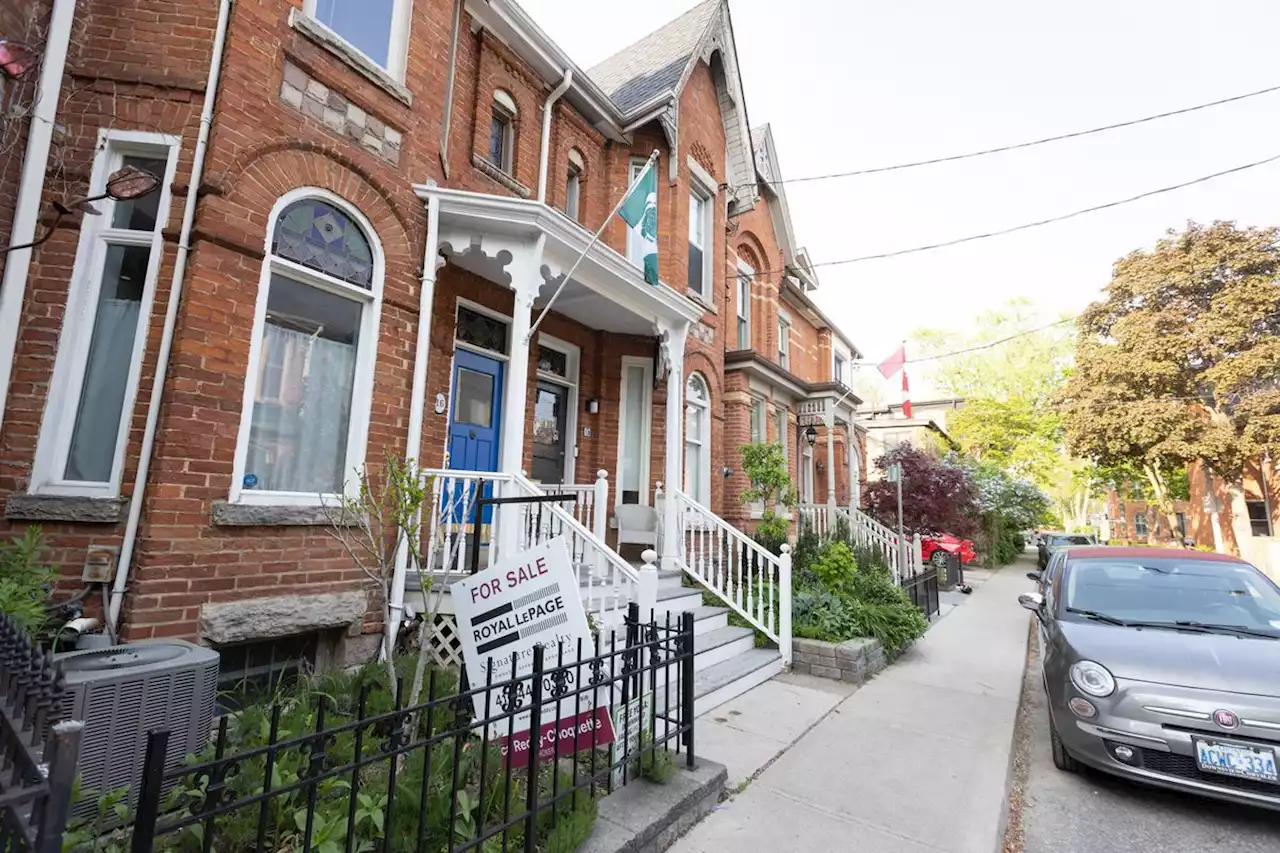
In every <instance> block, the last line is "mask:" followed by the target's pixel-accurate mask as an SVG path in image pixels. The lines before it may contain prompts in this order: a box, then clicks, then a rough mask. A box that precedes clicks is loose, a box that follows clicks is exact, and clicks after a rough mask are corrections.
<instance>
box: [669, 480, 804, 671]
mask: <svg viewBox="0 0 1280 853" xmlns="http://www.w3.org/2000/svg"><path fill="white" fill-rule="evenodd" d="M666 499H667V500H673V501H675V502H676V518H677V523H678V524H679V525H680V529H679V530H678V531H677V532H676V549H677V558H678V560H679V563H680V568H681V569H683V570H684V571H685V573H686V574H688V575H690V576H691V577H692V578H694V580H696V581H698V582H699V583H701V584H702V585H703V586H704V587H706V588H707V589H709V590H711V592H713V593H714V594H715V595H716V597H717V598H719V599H720V600H721V601H722V602H723V603H724V604H725V605H726V606H728V607H729V608H730V609H731V610H733V611H734V612H735V613H737V614H738V615H739V616H741V617H742V618H743V619H746V620H747V621H748V622H749V623H751V625H753V626H754V627H755V628H756V629H757V630H759V631H760V632H761V633H763V634H764V635H765V636H766V637H768V638H769V639H771V640H773V641H774V642H775V643H777V644H778V650H779V652H781V653H782V660H783V663H785V664H788V665H790V663H791V546H790V545H783V546H782V551H783V553H782V556H781V557H777V556H774V555H773V554H770V553H769V552H768V551H766V550H765V549H764V548H762V547H760V545H758V544H757V543H756V541H755V540H754V539H752V538H751V537H750V536H748V535H747V534H745V533H743V532H742V531H741V530H739V529H738V528H736V527H734V526H733V525H731V524H729V522H727V521H725V520H724V519H722V518H721V517H720V516H718V515H716V514H715V513H713V512H712V511H711V510H709V509H707V508H706V507H705V506H703V505H702V504H700V503H698V502H697V501H695V500H693V498H691V497H689V496H688V495H686V494H685V493H684V492H681V491H678V490H675V489H673V490H671V491H670V492H669V493H668V494H667V497H666Z"/></svg>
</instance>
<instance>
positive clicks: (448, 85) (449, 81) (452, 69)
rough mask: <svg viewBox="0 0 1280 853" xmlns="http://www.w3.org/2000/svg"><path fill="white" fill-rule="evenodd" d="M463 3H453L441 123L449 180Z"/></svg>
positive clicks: (458, 0)
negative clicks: (454, 89) (451, 33)
mask: <svg viewBox="0 0 1280 853" xmlns="http://www.w3.org/2000/svg"><path fill="white" fill-rule="evenodd" d="M462 2H463V0H454V2H453V36H452V37H451V38H450V40H449V71H448V74H447V76H446V77H445V80H444V120H443V121H442V122H441V123H440V168H441V170H442V171H443V172H444V177H445V180H448V178H449V131H450V128H451V127H452V126H453V81H454V78H455V77H457V73H458V30H459V29H460V28H461V27H462Z"/></svg>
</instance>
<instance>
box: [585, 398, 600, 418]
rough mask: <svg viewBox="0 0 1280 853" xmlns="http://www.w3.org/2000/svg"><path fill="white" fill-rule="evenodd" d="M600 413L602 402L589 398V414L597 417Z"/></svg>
mask: <svg viewBox="0 0 1280 853" xmlns="http://www.w3.org/2000/svg"><path fill="white" fill-rule="evenodd" d="M599 412H600V401H599V400H597V399H596V398H594V397H588V398H587V414H588V415H595V414H599Z"/></svg>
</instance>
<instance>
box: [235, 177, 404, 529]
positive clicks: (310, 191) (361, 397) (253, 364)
mask: <svg viewBox="0 0 1280 853" xmlns="http://www.w3.org/2000/svg"><path fill="white" fill-rule="evenodd" d="M307 198H315V199H319V200H321V201H324V202H326V203H328V204H332V205H333V206H334V207H337V208H339V209H340V210H342V212H343V213H345V214H347V215H348V216H350V217H351V218H352V220H353V221H354V222H355V223H356V224H357V225H359V226H360V228H361V229H362V230H363V232H364V236H365V237H366V238H367V239H368V241H369V249H370V252H371V253H372V255H373V276H372V279H371V287H370V289H369V290H368V291H365V290H363V289H362V288H357V287H353V286H351V285H348V284H345V283H343V282H340V281H337V280H335V279H331V278H329V277H328V276H325V275H323V274H321V273H317V272H315V271H313V270H309V269H307V268H306V267H303V266H302V265H300V264H296V263H292V262H290V261H286V260H284V259H283V258H277V257H274V256H273V255H272V254H271V236H272V233H273V232H274V230H275V227H276V220H277V219H278V218H279V216H280V213H281V211H283V210H284V209H285V208H286V207H288V206H289V205H290V204H293V203H294V202H295V201H300V200H302V199H307ZM263 255H264V258H263V261H262V268H261V270H260V271H259V273H258V298H257V303H256V305H255V307H254V314H253V336H252V338H251V339H250V343H249V359H248V362H247V366H246V372H245V383H244V399H243V401H242V404H241V409H240V427H239V433H238V434H237V437H236V457H235V465H234V467H233V468H232V474H231V490H230V495H229V500H230V502H231V503H239V504H268V505H279V504H288V505H296V506H318V505H322V504H323V503H324V502H325V500H326V498H331V497H333V496H332V495H319V494H314V495H313V494H309V493H303V492H276V491H266V490H261V489H245V488H244V469H245V464H246V461H247V457H248V451H249V431H250V429H251V428H252V425H253V408H254V405H253V404H254V397H255V395H256V393H257V386H258V379H257V365H258V363H259V362H260V361H261V358H262V338H263V332H264V329H265V326H266V317H267V297H268V295H269V291H270V289H271V288H270V284H271V275H272V272H273V271H278V270H283V271H285V272H287V273H288V275H289V277H290V278H291V279H295V280H300V281H302V282H303V283H304V284H307V285H309V286H313V287H318V288H321V289H324V290H326V291H328V292H330V293H334V294H336V295H339V296H343V297H345V298H348V299H352V300H353V301H359V302H363V303H364V310H362V311H361V315H360V334H359V339H358V342H357V344H356V364H355V375H354V377H353V381H352V388H351V418H350V421H349V422H348V424H347V447H346V467H347V468H348V470H350V469H357V468H359V467H360V466H361V465H362V464H363V463H364V461H365V456H366V450H367V446H368V440H369V416H370V414H371V411H372V408H373V381H374V368H375V366H376V365H377V354H378V324H379V320H380V318H381V314H382V285H383V279H384V277H385V274H386V265H385V257H384V255H383V252H382V242H381V240H380V239H379V237H378V233H377V232H376V231H375V230H374V229H373V225H372V224H371V223H370V222H369V220H368V219H367V218H365V216H364V214H363V213H361V212H360V211H359V210H358V209H357V208H356V207H355V206H354V205H352V204H351V203H350V202H348V201H346V200H345V199H343V198H342V197H341V196H338V195H336V194H334V193H332V192H329V191H328V190H325V189H321V188H319V187H298V188H297V189H293V190H290V191H289V192H287V193H285V194H284V195H282V196H281V197H280V198H279V199H277V200H276V203H275V205H273V206H272V208H271V213H270V214H269V215H268V217H267V232H266V235H265V239H264V241H263ZM346 486H347V489H348V494H354V490H355V489H356V488H357V487H358V484H356V483H353V482H351V481H350V480H349V479H348V480H346Z"/></svg>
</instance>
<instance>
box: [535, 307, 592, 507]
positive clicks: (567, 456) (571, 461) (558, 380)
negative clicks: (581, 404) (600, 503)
mask: <svg viewBox="0 0 1280 853" xmlns="http://www.w3.org/2000/svg"><path fill="white" fill-rule="evenodd" d="M538 346H540V347H546V348H547V349H550V350H555V351H556V352H559V353H564V356H565V373H566V374H567V375H565V376H560V375H558V374H555V373H543V372H542V371H541V370H536V368H537V355H538V351H537V350H536V349H535V350H534V351H533V353H532V355H533V361H534V367H535V370H536V372H537V376H538V379H539V380H540V381H543V382H550V383H552V384H553V385H560V386H563V387H565V388H567V389H569V396H568V406H569V411H568V412H566V413H565V419H564V429H565V432H566V433H567V434H568V437H569V439H570V440H569V441H568V442H567V443H566V445H565V449H564V481H565V483H568V484H573V483H574V482H575V481H574V474H575V473H576V472H575V469H576V466H577V457H578V382H579V373H578V371H579V367H578V365H579V364H580V363H581V361H582V349H581V348H580V347H577V346H575V345H574V344H571V343H569V342H568V341H562V340H560V339H559V338H555V337H552V336H551V335H548V334H546V333H545V332H538Z"/></svg>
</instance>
